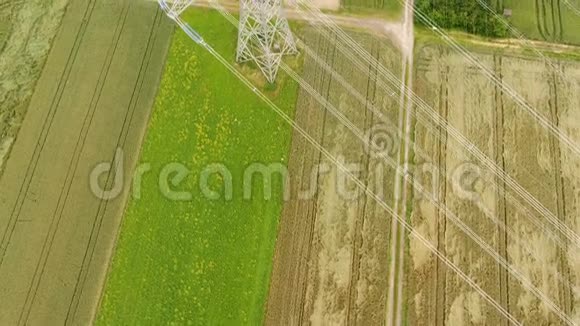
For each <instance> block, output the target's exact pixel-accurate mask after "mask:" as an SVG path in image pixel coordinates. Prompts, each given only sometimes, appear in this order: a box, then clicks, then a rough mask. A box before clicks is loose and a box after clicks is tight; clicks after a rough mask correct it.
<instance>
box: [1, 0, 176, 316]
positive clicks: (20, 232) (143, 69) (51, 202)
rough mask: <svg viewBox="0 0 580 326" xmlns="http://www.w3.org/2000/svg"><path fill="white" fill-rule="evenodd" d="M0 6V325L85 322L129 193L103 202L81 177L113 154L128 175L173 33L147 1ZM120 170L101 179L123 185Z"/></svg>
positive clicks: (81, 0)
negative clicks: (1, 31)
mask: <svg viewBox="0 0 580 326" xmlns="http://www.w3.org/2000/svg"><path fill="white" fill-rule="evenodd" d="M1 4H2V6H0V10H5V9H6V8H9V9H10V10H12V15H13V16H12V17H13V18H14V19H13V20H11V29H10V30H11V33H10V36H9V37H8V40H7V42H6V43H5V47H4V49H3V51H2V53H1V54H0V55H1V56H2V58H1V59H0V65H1V69H0V75H1V76H2V77H1V78H0V80H1V83H2V84H1V86H0V92H1V94H0V99H1V101H0V102H1V103H2V104H1V105H2V106H1V108H2V121H3V123H4V122H6V121H8V124H3V125H2V128H3V129H2V138H1V139H2V141H6V139H11V138H12V139H15V140H14V141H13V142H12V143H13V145H12V150H11V153H10V155H9V157H8V158H7V159H6V162H5V173H4V174H3V175H2V177H1V178H0V189H1V191H0V293H1V296H2V305H0V324H1V325H63V324H74V325H88V324H90V323H91V320H92V317H93V316H94V311H95V309H96V305H97V301H98V298H99V296H100V291H101V288H102V285H103V281H104V280H103V279H104V276H105V271H106V267H107V264H108V261H109V258H110V254H111V250H112V247H113V243H114V240H115V235H116V231H117V227H118V225H119V222H120V217H121V212H122V208H123V207H124V202H125V198H126V196H127V192H128V191H124V192H123V193H122V194H119V196H118V197H117V198H115V199H114V200H110V201H108V202H104V201H103V200H100V199H99V198H98V197H97V196H96V194H95V192H93V191H92V190H91V187H90V184H89V176H90V175H91V172H92V171H93V169H94V168H95V166H96V165H97V164H99V163H101V162H111V161H112V160H113V157H114V156H115V153H116V152H117V149H122V152H123V157H122V162H123V163H124V165H123V166H124V167H126V168H127V169H128V171H130V170H132V168H133V167H134V165H135V158H136V156H137V154H138V150H139V148H140V143H141V139H142V136H143V133H144V129H145V126H146V121H147V120H148V117H149V112H150V109H151V106H152V101H153V97H154V94H155V92H156V89H157V85H158V81H159V76H160V74H161V67H162V66H163V62H164V59H165V53H166V50H167V48H168V43H169V36H170V32H171V28H170V27H171V25H170V24H168V23H167V22H165V21H164V20H162V19H161V18H162V17H163V16H162V15H161V13H160V11H159V10H158V7H157V5H156V4H155V3H153V2H140V1H129V0H127V1H114V2H111V1H107V0H92V1H86V0H70V1H69V2H67V1H59V0H56V1H44V0H42V1H41V0H38V1H10V2H8V3H7V2H2V3H1ZM65 5H66V10H65ZM51 44H52V46H51ZM45 61H46V64H43V63H44V62H45ZM24 112H26V115H25V116H24ZM18 129H20V132H19V133H18V135H17V137H16V131H17V130H18ZM5 137H8V138H5ZM117 159H118V160H120V159H121V158H117ZM116 172H118V173H114V171H112V170H109V171H108V172H107V173H106V175H102V176H103V178H101V179H99V180H98V181H102V184H101V185H102V186H104V187H106V188H107V187H109V186H112V183H113V182H112V181H113V179H115V182H119V183H120V185H121V186H122V183H126V182H128V179H129V178H128V175H127V174H123V173H120V172H119V171H116ZM113 175H115V177H114V178H113V177H112V176H113Z"/></svg>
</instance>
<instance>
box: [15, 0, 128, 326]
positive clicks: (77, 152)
mask: <svg viewBox="0 0 580 326" xmlns="http://www.w3.org/2000/svg"><path fill="white" fill-rule="evenodd" d="M129 2H130V1H128V0H126V1H125V3H126V5H125V7H124V8H123V11H122V12H121V14H120V15H119V20H118V21H117V26H116V27H115V33H114V36H113V39H112V43H111V44H110V46H111V47H110V48H109V50H108V51H107V55H106V57H105V62H104V64H103V66H102V68H101V72H100V73H99V78H98V80H97V85H96V88H95V90H94V92H93V96H92V98H91V102H90V104H89V110H87V113H86V114H85V118H84V121H83V125H82V127H81V130H80V133H79V136H78V138H77V142H76V144H75V148H74V150H73V152H72V155H71V161H70V163H69V167H68V169H67V173H66V177H65V182H64V184H63V186H62V188H61V191H60V194H59V198H58V200H57V205H56V208H55V211H54V212H53V215H52V219H51V222H50V226H49V229H48V233H47V235H46V238H45V241H44V243H43V246H42V249H41V256H40V259H39V261H38V263H37V265H36V268H35V271H34V276H33V279H32V283H31V284H30V287H29V289H28V293H27V295H26V300H25V303H24V306H23V308H22V310H21V313H20V318H19V321H18V324H19V325H20V324H21V322H23V323H24V324H26V323H27V320H28V318H29V316H30V311H31V310H32V303H33V301H34V298H35V297H36V292H37V290H38V287H39V286H40V282H41V280H42V275H43V274H44V269H45V267H46V263H47V261H48V256H49V255H50V250H51V249H52V243H53V241H54V239H55V237H56V233H57V231H58V229H59V225H60V221H61V218H62V215H63V211H64V208H65V207H66V202H67V199H68V196H69V194H70V189H71V187H72V184H73V179H74V175H75V174H76V170H77V168H78V164H79V161H80V156H81V154H82V152H83V149H84V146H85V143H86V140H87V136H88V132H89V130H90V127H91V125H92V122H93V118H94V116H95V113H96V110H97V106H98V104H99V102H100V98H101V95H102V91H103V88H104V86H105V84H106V80H107V77H108V74H109V71H110V68H111V64H112V62H113V58H114V56H115V53H116V51H117V47H118V45H119V42H120V39H121V35H122V33H123V30H124V28H125V23H126V20H127V16H128V13H129ZM71 170H72V171H71ZM71 172H72V173H71ZM65 188H66V190H65ZM63 196H64V201H63ZM57 214H58V216H57ZM41 265H42V268H41V269H40V273H39V268H40V266H41ZM32 288H34V292H33V293H32V297H31V292H32ZM25 310H26V313H25ZM22 318H24V321H23V320H22Z"/></svg>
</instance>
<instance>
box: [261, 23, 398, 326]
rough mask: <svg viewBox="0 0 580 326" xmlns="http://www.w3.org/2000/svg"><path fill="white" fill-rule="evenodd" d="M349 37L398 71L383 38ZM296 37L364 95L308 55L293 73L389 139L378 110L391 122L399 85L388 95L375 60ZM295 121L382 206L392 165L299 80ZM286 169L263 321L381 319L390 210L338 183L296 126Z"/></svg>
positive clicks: (312, 36) (310, 36) (390, 191)
mask: <svg viewBox="0 0 580 326" xmlns="http://www.w3.org/2000/svg"><path fill="white" fill-rule="evenodd" d="M354 37H355V38H356V39H357V40H358V41H359V42H360V43H361V44H362V45H363V46H364V47H365V48H367V49H368V51H370V52H371V53H372V55H373V56H374V57H375V58H377V59H378V60H379V61H380V62H381V63H382V64H383V65H384V66H385V67H388V69H390V70H391V71H393V73H394V74H395V75H400V73H401V62H400V58H401V56H400V54H399V53H398V52H397V50H395V48H394V47H392V46H391V45H389V42H388V41H387V40H385V39H379V38H374V37H371V36H369V35H364V34H357V35H354ZM304 41H305V43H306V44H307V45H308V46H309V47H310V48H311V49H312V50H313V51H315V52H316V54H317V55H318V56H320V58H321V59H322V60H324V62H327V63H328V64H329V65H331V66H332V68H333V69H334V70H335V71H336V72H337V73H338V74H340V75H341V76H343V77H344V78H347V79H348V82H349V83H350V84H351V85H352V86H353V87H354V89H355V90H356V91H357V92H359V93H360V94H362V96H363V99H364V98H366V100H365V101H362V103H361V101H359V100H358V99H356V98H355V97H353V96H351V95H350V93H349V90H348V89H346V88H345V87H344V86H343V85H342V84H341V83H340V82H339V81H338V80H337V79H335V78H332V76H331V74H329V73H328V72H327V71H326V70H324V69H323V66H321V65H320V64H319V63H318V62H317V61H316V60H315V59H313V58H312V57H311V56H310V55H307V56H306V58H305V63H304V69H303V70H304V74H303V78H304V79H305V80H306V81H307V82H309V83H310V84H311V85H313V87H314V88H315V89H316V90H317V91H318V92H319V93H320V94H321V95H322V96H323V97H324V98H326V99H327V100H328V101H329V102H330V103H332V104H333V105H334V106H335V108H336V109H337V110H338V111H339V112H341V113H342V114H344V115H345V116H346V117H347V118H348V119H349V120H350V121H352V123H353V124H354V125H356V126H357V127H358V128H360V129H361V130H367V131H368V130H381V131H382V132H384V133H386V134H382V135H381V134H380V132H377V136H378V137H381V136H382V137H385V138H383V140H384V141H385V142H389V141H395V138H396V137H395V136H394V134H389V133H390V132H395V131H394V130H393V129H388V128H389V127H388V125H387V124H386V122H385V121H383V120H382V119H388V120H389V121H391V122H392V123H393V124H394V125H397V122H398V120H399V96H398V95H399V90H398V89H396V90H394V91H393V92H392V93H391V94H390V93H388V92H386V91H384V90H383V89H380V88H379V86H377V77H376V68H374V67H367V68H366V69H367V70H365V71H360V70H359V69H358V68H356V67H354V66H353V64H352V63H351V61H350V59H348V58H347V57H346V56H344V55H343V54H342V53H341V52H340V51H339V49H338V48H337V47H336V46H335V45H334V43H333V42H332V41H329V40H328V39H326V38H325V37H323V36H322V35H321V34H319V33H318V32H316V31H314V30H307V32H306V33H305V36H304ZM370 106H373V107H375V108H376V109H377V110H379V111H381V112H382V114H383V118H381V119H379V117H378V116H376V115H375V114H374V113H372V112H371V111H369V110H366V108H367V107H370ZM296 123H297V124H298V125H300V126H301V127H302V128H304V129H305V130H306V131H307V132H309V133H310V134H311V135H312V136H313V137H314V138H315V139H316V140H317V141H318V142H319V143H320V144H321V145H322V146H324V148H325V149H327V150H328V151H329V152H330V153H331V154H332V155H334V156H335V157H337V158H338V159H339V160H342V161H343V163H344V164H346V165H347V166H350V167H352V169H353V170H351V172H353V173H354V174H355V175H357V177H359V178H361V180H364V182H365V183H366V184H367V185H368V186H369V188H370V189H372V191H373V192H375V193H376V194H378V195H379V196H380V197H381V198H384V200H385V201H386V202H387V203H388V204H389V205H392V203H393V201H394V200H395V199H394V176H395V173H394V169H393V168H392V167H390V166H389V165H387V164H386V163H384V162H383V159H382V158H377V157H374V156H371V155H369V151H368V148H366V149H365V146H364V143H363V141H362V140H360V139H358V138H357V137H356V136H355V135H354V134H353V133H352V132H351V131H349V129H347V128H346V127H345V126H344V125H343V124H342V122H340V121H339V120H337V119H336V117H335V116H333V115H332V114H331V113H330V112H328V111H325V110H324V108H323V107H321V105H320V104H319V103H318V102H317V101H316V100H315V98H314V97H312V96H311V95H310V94H308V93H307V92H306V91H305V90H304V89H301V91H300V95H299V98H298V102H297V105H296ZM320 126H323V127H322V128H321V127H320ZM389 136H391V137H393V138H391V139H389V138H388V137H389ZM383 145H385V144H383ZM389 146H393V147H389ZM396 146H397V144H392V143H391V144H387V145H386V148H385V151H386V152H387V153H388V155H389V156H391V155H395V153H396V152H397V149H396ZM349 170H350V168H349ZM289 173H290V175H298V176H299V177H300V178H296V179H292V180H291V186H290V189H292V191H291V193H292V194H293V195H294V197H292V198H291V200H290V201H287V202H285V204H284V208H283V210H282V216H281V225H280V228H279V234H278V241H277V242H276V254H275V259H274V267H273V271H272V281H271V285H270V293H269V298H268V304H267V309H266V324H267V325H280V324H284V323H285V322H287V321H291V323H292V324H309V323H312V324H354V323H357V324H360V325H377V324H381V323H383V322H384V320H385V309H386V296H387V289H388V281H389V280H388V277H387V275H388V268H389V261H390V258H389V250H390V228H391V220H392V219H391V217H390V216H389V215H388V213H387V212H385V211H384V210H383V209H382V208H381V207H380V206H379V205H378V204H377V203H376V202H375V201H374V199H372V198H371V197H368V196H366V195H365V194H364V193H360V192H359V193H357V192H356V191H357V188H356V187H355V186H354V183H352V182H347V183H346V185H345V186H344V188H341V186H340V184H341V183H340V182H341V181H340V180H343V178H344V177H345V176H344V175H342V176H341V174H340V173H339V172H338V171H337V169H336V167H335V166H334V163H332V162H331V161H330V160H328V159H327V158H325V157H323V156H321V153H320V152H318V151H317V150H316V149H315V148H314V147H313V146H312V145H310V144H309V143H308V142H307V141H306V140H305V139H303V138H302V137H301V136H299V134H297V133H295V135H294V137H293V139H292V148H291V152H290V162H289Z"/></svg>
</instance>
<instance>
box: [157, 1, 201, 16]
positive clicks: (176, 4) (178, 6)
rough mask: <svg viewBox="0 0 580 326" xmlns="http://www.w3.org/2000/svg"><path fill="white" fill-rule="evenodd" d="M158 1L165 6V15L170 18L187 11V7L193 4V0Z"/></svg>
mask: <svg viewBox="0 0 580 326" xmlns="http://www.w3.org/2000/svg"><path fill="white" fill-rule="evenodd" d="M160 1H162V2H163V3H164V4H165V6H167V8H168V9H169V10H168V11H167V14H168V15H169V16H170V17H178V16H179V15H181V13H182V12H183V11H184V10H185V9H187V7H189V6H190V5H191V4H192V3H193V1H194V0H171V1H165V0H160Z"/></svg>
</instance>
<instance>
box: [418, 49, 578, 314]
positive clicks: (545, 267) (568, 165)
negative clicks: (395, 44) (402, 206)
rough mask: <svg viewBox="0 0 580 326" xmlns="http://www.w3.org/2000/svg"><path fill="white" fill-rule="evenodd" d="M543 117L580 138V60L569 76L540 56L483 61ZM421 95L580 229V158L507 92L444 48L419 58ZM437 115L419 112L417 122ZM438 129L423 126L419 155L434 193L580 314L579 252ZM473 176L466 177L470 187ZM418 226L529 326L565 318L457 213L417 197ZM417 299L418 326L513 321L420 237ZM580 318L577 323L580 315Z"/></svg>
mask: <svg viewBox="0 0 580 326" xmlns="http://www.w3.org/2000/svg"><path fill="white" fill-rule="evenodd" d="M478 59H479V60H480V62H482V63H483V64H485V65H488V66H490V67H493V69H495V71H496V72H497V73H498V74H500V75H501V76H502V82H504V83H506V84H509V85H511V86H512V87H513V88H515V89H516V90H517V91H518V92H520V94H521V95H522V96H523V97H524V98H525V99H526V100H527V101H528V102H529V103H530V104H531V105H532V106H533V107H534V108H535V109H536V110H537V111H538V112H539V113H540V114H542V115H544V116H545V117H546V118H548V119H550V120H551V121H554V123H557V124H558V126H561V127H562V128H563V129H564V130H565V131H566V132H567V133H568V134H570V135H571V136H572V137H573V138H574V139H575V140H576V141H577V140H578V139H579V138H580V133H579V132H580V130H578V126H577V123H574V122H572V121H578V118H579V114H580V113H579V112H578V111H577V110H575V109H574V108H577V107H578V99H577V98H576V97H575V96H573V95H571V94H574V93H578V92H579V91H580V74H579V71H580V63H578V62H573V61H561V62H556V65H558V66H560V67H561V69H562V71H563V74H562V75H559V74H558V73H556V72H554V70H552V69H551V68H550V67H549V66H547V65H545V64H543V63H542V62H539V61H534V60H533V59H525V58H519V57H511V56H504V55H499V54H496V55H479V58H478ZM415 69H416V72H415V82H414V84H415V88H416V90H415V91H416V93H417V94H418V95H419V96H421V97H422V98H424V99H426V101H427V103H428V104H429V105H430V106H431V107H432V108H433V109H434V110H435V111H437V112H439V114H440V115H441V116H443V117H444V118H446V119H447V121H448V122H449V124H450V125H452V126H454V127H455V128H456V129H457V130H459V131H460V132H461V133H462V134H463V135H465V136H466V137H467V138H468V139H469V140H470V141H471V142H472V143H473V144H474V145H475V146H477V148H479V149H480V150H481V151H482V152H483V153H485V154H486V155H487V156H488V157H489V158H490V159H492V160H493V161H495V163H496V164H497V165H498V166H499V167H501V168H503V169H505V171H506V172H507V173H508V174H509V175H510V176H511V177H512V178H513V179H515V180H516V181H517V182H518V183H519V184H520V185H521V186H522V187H523V188H525V189H526V190H527V191H528V192H529V193H530V194H531V195H533V196H534V197H535V198H537V199H538V201H539V202H540V203H541V204H542V205H544V206H545V207H546V208H547V209H548V210H549V211H550V212H551V213H552V214H553V215H554V216H556V217H557V219H559V220H560V221H562V222H563V223H565V224H566V225H567V226H569V227H570V228H572V229H573V230H575V232H578V223H579V222H580V221H579V220H578V216H579V215H578V197H577V195H574V193H575V192H576V194H577V191H578V190H577V189H579V188H578V183H579V180H580V175H579V174H578V171H580V170H579V169H578V166H579V165H578V164H579V161H578V159H577V157H575V156H574V155H572V154H571V153H569V150H567V149H566V148H565V147H562V146H563V145H562V146H561V145H560V144H559V142H557V141H556V140H555V138H554V137H553V136H551V135H550V134H549V133H548V132H547V131H546V130H545V129H543V128H542V127H541V126H540V125H539V124H538V123H537V122H536V121H534V120H533V118H531V116H530V115H528V114H527V113H525V112H524V111H523V109H521V108H519V107H518V105H517V104H516V103H515V102H514V100H512V99H511V98H510V97H509V96H508V95H507V94H506V93H504V92H502V91H501V88H500V87H499V86H498V85H495V84H494V83H492V82H491V81H490V80H488V79H487V78H486V77H485V76H484V75H482V74H481V73H480V71H479V70H478V68H477V67H475V66H470V65H468V64H467V63H466V62H465V61H464V60H463V59H462V57H461V56H460V55H459V54H456V53H453V52H451V51H450V50H449V49H447V48H445V47H438V46H423V47H422V48H420V50H419V51H418V55H417V56H416V67H415ZM422 119H423V120H424V119H427V120H428V118H427V116H426V115H421V114H418V116H417V120H418V121H422ZM433 126H434V125H429V124H425V123H419V122H417V123H416V127H415V130H416V131H415V140H416V143H415V146H416V148H415V151H416V154H415V155H416V156H417V150H418V148H420V149H421V150H422V151H424V152H425V154H426V155H425V157H426V158H425V159H423V160H424V161H423V162H420V161H419V159H417V162H416V163H417V166H419V165H420V164H425V163H427V164H430V165H431V166H435V167H437V169H438V171H440V173H441V175H440V176H439V178H433V177H432V170H429V171H427V172H425V171H418V172H417V178H418V179H420V180H422V182H423V183H424V185H425V187H427V188H428V189H433V193H434V195H435V196H437V197H438V198H439V201H440V203H442V204H444V205H446V206H447V207H448V209H449V211H450V212H452V213H454V214H455V215H456V216H457V217H458V218H459V219H460V220H461V221H463V222H464V223H465V224H466V225H467V226H468V227H470V228H471V229H473V230H474V231H475V232H476V233H477V234H479V236H480V237H481V239H482V240H483V241H485V242H486V243H487V244H488V245H489V246H491V247H492V248H493V249H494V250H495V251H496V252H497V253H498V254H499V255H500V256H502V257H504V258H506V259H507V261H508V262H509V263H510V264H512V266H513V268H514V269H515V270H517V271H519V272H520V273H521V275H524V276H525V277H526V278H528V279H529V280H530V281H531V282H532V284H533V285H534V286H536V287H537V288H538V289H539V290H540V291H542V292H544V293H545V295H546V296H547V297H548V298H550V299H551V300H552V301H553V302H554V303H555V304H556V305H557V306H558V307H560V308H561V309H562V311H564V312H565V313H567V314H568V315H570V316H579V315H578V313H579V312H578V310H577V309H578V307H579V306H578V297H577V295H575V294H574V291H575V290H574V288H575V287H577V286H578V285H579V282H580V280H579V279H578V275H577V271H578V259H579V257H578V252H577V251H574V250H572V249H568V248H567V247H566V246H561V245H559V243H558V242H555V241H553V240H551V239H550V237H549V235H550V234H553V233H556V232H555V230H554V229H553V227H551V226H550V225H548V223H547V222H546V220H545V218H544V217H542V216H541V215H540V214H539V213H537V212H536V211H534V209H533V208H532V207H531V205H529V204H527V203H526V202H525V201H523V200H522V199H521V198H520V197H518V195H517V193H516V192H515V191H513V190H512V188H510V187H508V186H507V185H506V183H505V182H504V181H503V179H501V178H499V177H497V176H496V175H494V174H492V172H491V171H490V170H489V169H486V168H485V167H484V166H483V164H482V163H481V161H479V160H478V159H477V158H476V157H475V156H473V155H472V154H470V153H469V152H468V151H467V149H466V148H465V147H464V146H462V145H461V144H460V143H459V142H458V141H457V140H456V138H454V137H452V136H451V135H450V134H448V133H447V132H446V131H445V130H444V129H441V128H434V127H433ZM462 180H463V181H462ZM411 221H412V223H413V225H414V227H416V228H417V229H418V230H422V231H421V232H422V234H423V235H424V236H425V237H426V238H427V239H429V240H430V241H432V243H434V244H436V245H437V247H438V249H439V250H440V251H441V252H443V253H444V254H446V255H447V256H448V257H449V258H450V259H451V260H452V261H453V262H454V263H456V264H458V266H459V267H460V268H461V269H462V270H463V271H465V272H466V274H467V275H469V276H470V277H472V278H473V279H474V280H475V281H476V283H477V284H478V285H479V286H480V287H481V288H482V289H483V290H484V291H486V292H487V293H488V294H489V295H490V296H491V297H492V298H494V300H496V301H497V302H498V303H500V304H501V305H502V306H504V307H505V308H506V309H507V310H508V311H509V312H510V313H511V314H513V315H514V317H515V318H516V319H518V320H519V321H522V322H524V323H525V324H538V323H539V324H559V323H560V322H561V321H560V320H559V318H558V317H557V316H556V315H555V314H554V313H553V312H551V311H550V310H549V309H548V308H547V306H545V305H543V304H542V303H541V302H540V300H539V299H538V298H537V297H535V296H534V295H533V294H532V292H531V291H530V290H529V289H526V288H525V287H524V286H523V285H522V283H521V282H520V281H519V280H517V279H516V277H515V276H513V275H511V274H510V273H509V272H508V271H507V270H506V269H505V268H503V267H502V266H500V265H499V263H498V262H497V261H495V260H494V259H492V257H491V256H490V255H488V254H487V253H486V252H485V251H484V250H483V249H482V248H481V247H480V246H479V245H478V244H477V243H476V242H475V241H474V240H472V239H471V238H470V237H468V236H467V235H466V234H465V233H464V232H463V231H462V230H460V228H459V227H458V226H457V224H455V223H454V222H453V221H452V220H451V219H450V218H449V215H447V218H446V212H445V211H442V210H441V209H440V208H437V207H435V206H433V205H431V204H430V203H429V202H427V201H425V200H423V199H422V198H415V200H414V205H413V213H412V217H411ZM410 241H411V243H410V248H411V250H410V253H409V254H410V260H411V261H412V266H410V267H409V273H408V278H409V281H408V282H409V284H410V287H409V288H408V297H409V298H412V300H410V301H409V305H410V306H411V308H410V310H409V318H410V320H411V323H412V324H419V325H421V324H425V325H426V324H430V323H428V322H426V321H427V320H434V321H436V324H437V325H442V324H465V323H473V324H501V323H504V322H506V321H505V319H503V317H501V315H500V314H499V313H498V312H497V311H496V310H495V309H494V308H493V307H492V306H491V305H490V304H488V303H487V302H486V301H484V300H483V299H482V298H481V297H480V296H479V294H477V293H476V292H475V291H474V290H473V289H472V288H470V287H469V286H468V285H467V284H466V283H465V282H464V281H463V280H461V279H460V278H459V277H458V276H457V275H456V274H455V273H453V272H451V271H450V270H448V269H447V268H446V267H445V266H444V265H443V264H442V263H441V262H439V261H438V260H437V259H435V257H434V256H433V254H431V253H430V252H428V251H426V250H425V248H424V247H423V245H421V244H419V243H418V242H417V241H416V240H414V239H411V240H410ZM575 318H577V317H575Z"/></svg>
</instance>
